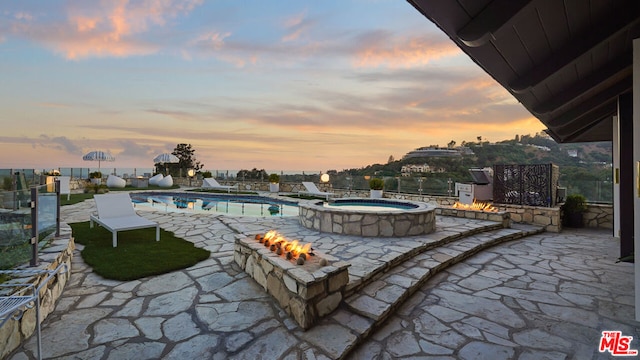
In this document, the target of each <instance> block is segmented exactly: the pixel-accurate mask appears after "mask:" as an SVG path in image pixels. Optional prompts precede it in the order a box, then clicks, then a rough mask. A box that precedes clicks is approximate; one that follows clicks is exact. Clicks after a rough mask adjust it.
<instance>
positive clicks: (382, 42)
mask: <svg viewBox="0 0 640 360" xmlns="http://www.w3.org/2000/svg"><path fill="white" fill-rule="evenodd" d="M460 53H461V52H460V50H459V49H458V48H457V47H456V46H455V45H454V44H453V43H451V42H450V41H434V40H433V39H431V38H428V37H395V38H394V37H391V36H388V35H387V34H386V33H384V32H376V33H373V34H369V35H367V36H365V37H363V38H362V39H361V48H360V49H358V51H357V52H356V54H355V59H354V61H353V63H354V65H355V66H357V67H363V68H375V67H389V68H409V67H414V66H421V65H426V64H428V63H430V62H432V61H434V60H438V59H442V58H445V57H450V56H457V55H459V54H460Z"/></svg>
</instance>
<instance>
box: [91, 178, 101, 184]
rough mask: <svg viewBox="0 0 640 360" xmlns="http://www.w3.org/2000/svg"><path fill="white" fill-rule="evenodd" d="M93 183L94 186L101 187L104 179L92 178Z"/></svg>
mask: <svg viewBox="0 0 640 360" xmlns="http://www.w3.org/2000/svg"><path fill="white" fill-rule="evenodd" d="M91 183H92V184H94V185H100V184H102V179H97V178H91Z"/></svg>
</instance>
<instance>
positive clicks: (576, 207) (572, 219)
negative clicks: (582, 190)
mask: <svg viewBox="0 0 640 360" xmlns="http://www.w3.org/2000/svg"><path fill="white" fill-rule="evenodd" d="M561 209H562V215H563V219H564V221H563V223H564V225H566V226H568V227H573V228H580V227H583V226H584V222H583V214H584V212H585V211H587V198H585V197H584V196H583V195H580V194H573V195H569V196H567V199H566V200H565V201H564V205H562V207H561Z"/></svg>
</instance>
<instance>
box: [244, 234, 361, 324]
mask: <svg viewBox="0 0 640 360" xmlns="http://www.w3.org/2000/svg"><path fill="white" fill-rule="evenodd" d="M234 260H235V262H236V263H237V264H238V265H239V266H240V267H241V268H242V269H243V270H244V271H245V272H246V273H247V274H248V275H249V276H251V277H252V278H253V279H254V280H255V281H256V282H257V283H258V284H260V286H262V287H263V288H264V289H265V290H266V291H267V292H268V293H269V294H270V295H271V296H272V297H273V298H274V299H275V300H276V301H278V303H279V304H280V306H282V308H283V309H284V310H285V311H286V312H287V313H288V314H289V315H290V316H291V317H293V318H294V320H295V321H296V322H297V323H298V325H300V327H302V328H303V329H305V330H306V329H308V328H310V327H311V326H313V324H314V323H316V322H317V321H318V319H320V318H322V317H324V316H326V315H328V314H330V313H331V312H332V311H333V310H335V309H336V308H337V307H338V306H339V305H340V303H341V302H342V299H343V292H344V288H345V286H346V285H347V283H348V282H349V272H348V267H349V266H350V265H349V264H348V263H346V262H343V261H338V259H336V258H334V257H332V256H329V255H323V254H320V253H319V252H318V251H317V250H313V249H312V246H311V244H310V243H307V244H302V243H301V242H300V241H296V240H288V239H286V238H285V237H284V236H283V235H281V234H279V233H277V232H275V231H269V232H267V233H265V234H257V235H255V236H254V237H246V236H241V237H238V238H236V242H235V248H234Z"/></svg>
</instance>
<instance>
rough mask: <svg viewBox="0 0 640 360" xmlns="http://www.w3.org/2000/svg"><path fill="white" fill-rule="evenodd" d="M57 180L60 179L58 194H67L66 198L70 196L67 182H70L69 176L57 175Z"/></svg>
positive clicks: (69, 187)
mask: <svg viewBox="0 0 640 360" xmlns="http://www.w3.org/2000/svg"><path fill="white" fill-rule="evenodd" d="M58 180H60V195H64V194H66V195H67V200H69V198H70V197H71V186H70V185H69V183H70V182H71V177H70V176H58Z"/></svg>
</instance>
